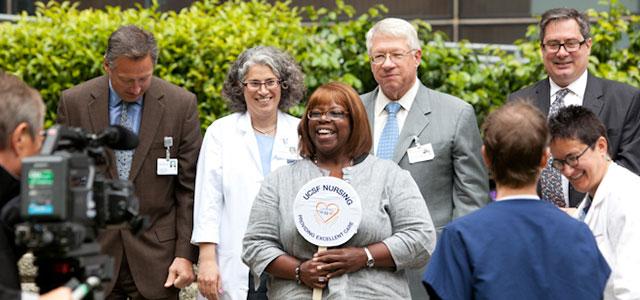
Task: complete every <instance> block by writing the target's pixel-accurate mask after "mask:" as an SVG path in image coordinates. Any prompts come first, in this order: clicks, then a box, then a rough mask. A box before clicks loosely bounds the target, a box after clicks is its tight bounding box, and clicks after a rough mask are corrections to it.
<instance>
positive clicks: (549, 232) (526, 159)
mask: <svg viewBox="0 0 640 300" xmlns="http://www.w3.org/2000/svg"><path fill="white" fill-rule="evenodd" d="M482 131H483V142H484V145H483V146H482V157H483V159H484V162H485V165H486V166H487V169H488V170H489V172H490V174H491V176H492V177H493V179H494V180H495V182H496V190H497V195H496V201H495V202H493V203H490V204H489V205H487V206H486V207H484V208H482V209H479V210H478V211H476V212H473V213H471V214H469V215H467V216H464V217H461V218H458V219H456V220H454V221H453V222H451V223H449V224H448V225H447V226H446V227H445V229H444V230H443V231H442V235H441V236H440V239H439V240H438V242H437V245H436V250H435V252H434V254H433V256H432V258H431V261H430V262H429V265H428V267H427V270H426V272H425V274H424V277H423V283H424V285H425V287H426V288H427V291H428V293H429V294H430V297H431V299H518V300H524V299H565V300H566V299H581V300H585V299H594V300H595V299H601V298H602V295H603V291H604V287H605V283H606V282H607V279H608V277H609V274H610V273H611V271H610V268H609V266H608V265H607V262H606V261H605V259H604V258H603V256H602V254H601V253H600V251H599V250H598V247H597V245H596V241H595V239H594V237H593V234H592V233H591V231H590V230H589V228H588V227H587V226H586V225H585V224H584V223H582V222H579V221H577V220H575V219H573V218H572V217H570V216H569V215H568V214H567V213H565V212H563V211H562V210H560V209H558V208H556V207H555V206H553V205H551V204H549V203H547V202H545V201H540V198H539V197H538V196H537V194H536V182H537V180H538V178H539V176H540V172H541V170H542V169H543V168H544V167H545V165H546V164H547V161H548V159H549V151H548V142H549V130H548V127H547V120H546V118H545V117H544V116H543V115H542V113H541V112H540V111H538V110H537V109H536V108H535V107H533V106H532V105H531V104H528V103H525V102H521V101H514V102H510V103H507V104H506V105H504V106H503V107H501V108H500V109H498V110H496V111H494V112H493V113H491V114H490V115H489V116H488V117H487V119H486V120H485V122H484V124H483V127H482Z"/></svg>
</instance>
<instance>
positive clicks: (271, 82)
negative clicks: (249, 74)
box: [242, 79, 280, 91]
mask: <svg viewBox="0 0 640 300" xmlns="http://www.w3.org/2000/svg"><path fill="white" fill-rule="evenodd" d="M242 85H244V86H245V87H246V88H247V89H249V90H251V91H257V90H259V89H260V88H261V87H262V86H263V85H264V87H265V88H267V89H273V88H276V87H278V86H279V85H280V80H278V79H267V80H265V81H259V80H249V81H243V82H242Z"/></svg>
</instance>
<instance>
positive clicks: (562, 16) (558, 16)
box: [539, 7, 591, 43]
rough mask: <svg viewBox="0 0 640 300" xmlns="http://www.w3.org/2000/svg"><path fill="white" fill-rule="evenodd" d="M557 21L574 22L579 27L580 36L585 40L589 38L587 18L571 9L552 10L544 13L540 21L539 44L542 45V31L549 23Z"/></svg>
mask: <svg viewBox="0 0 640 300" xmlns="http://www.w3.org/2000/svg"><path fill="white" fill-rule="evenodd" d="M558 20H575V21H576V22H577V23H578V26H579V27H580V34H582V37H583V38H584V39H585V40H587V39H589V38H590V37H591V33H590V27H589V17H588V16H587V15H586V14H583V13H581V12H579V11H577V10H576V9H573V8H564V7H563V8H553V9H550V10H547V11H545V12H544V13H543V14H542V18H541V19H540V24H539V28H540V43H544V30H545V29H546V28H547V25H549V23H551V22H554V21H558Z"/></svg>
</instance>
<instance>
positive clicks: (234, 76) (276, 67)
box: [222, 46, 305, 112]
mask: <svg viewBox="0 0 640 300" xmlns="http://www.w3.org/2000/svg"><path fill="white" fill-rule="evenodd" d="M254 65H265V66H268V67H269V68H271V71H273V73H274V74H275V75H276V77H278V79H279V80H280V88H281V90H282V92H281V97H280V104H279V105H278V108H279V109H280V110H283V111H284V110H287V109H289V108H290V107H292V106H294V105H296V104H298V103H299V102H300V100H301V99H302V97H303V96H304V93H305V87H304V74H302V71H301V70H300V66H299V65H298V63H296V61H295V60H294V59H293V57H291V56H290V55H289V54H287V53H286V52H283V51H281V50H279V49H277V48H274V47H266V46H257V47H253V48H250V49H247V50H245V51H244V52H242V54H240V56H238V59H236V61H235V62H234V63H233V65H232V66H231V68H230V69H229V73H227V78H226V79H225V81H224V85H223V87H222V96H223V97H224V98H225V99H227V103H228V107H229V109H230V110H231V111H234V112H245V111H247V103H246V100H245V99H244V89H243V88H244V86H243V85H242V81H244V78H245V76H246V75H247V72H249V69H250V68H251V67H252V66H254Z"/></svg>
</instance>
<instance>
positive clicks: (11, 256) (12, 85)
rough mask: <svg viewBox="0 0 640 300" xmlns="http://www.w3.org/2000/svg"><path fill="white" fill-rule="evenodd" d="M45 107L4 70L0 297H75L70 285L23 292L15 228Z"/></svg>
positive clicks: (0, 84)
mask: <svg viewBox="0 0 640 300" xmlns="http://www.w3.org/2000/svg"><path fill="white" fill-rule="evenodd" d="M44 110H45V106H44V103H43V102H42V99H41V98H40V94H39V93H38V92H37V91H36V90H34V89H33V88H31V87H29V86H28V85H26V84H25V83H24V82H22V81H21V80H20V79H18V78H17V77H15V76H13V75H9V74H6V73H4V72H3V71H1V70H0V208H1V209H2V211H1V215H0V217H1V218H0V227H1V228H0V269H2V272H0V299H7V300H8V299H71V290H70V289H69V288H67V287H61V288H57V289H55V290H53V291H51V292H49V293H47V294H44V295H42V296H38V295H37V294H34V293H28V292H21V291H20V277H19V274H18V265H17V263H18V259H19V258H20V257H21V256H22V254H24V251H22V249H18V247H16V245H15V243H14V233H13V232H14V230H13V229H14V225H15V224H16V223H18V222H19V221H20V220H19V218H20V217H19V215H20V180H19V178H20V171H21V160H22V158H24V157H27V156H31V155H35V154H37V153H38V151H39V150H40V147H41V145H42V136H41V135H40V134H39V132H40V130H41V129H42V123H43V119H44Z"/></svg>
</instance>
